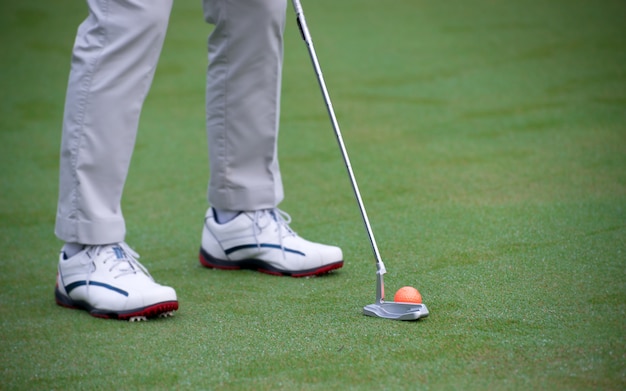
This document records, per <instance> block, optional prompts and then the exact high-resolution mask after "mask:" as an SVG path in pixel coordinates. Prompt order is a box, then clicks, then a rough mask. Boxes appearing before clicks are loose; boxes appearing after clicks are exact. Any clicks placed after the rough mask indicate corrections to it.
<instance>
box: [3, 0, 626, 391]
mask: <svg viewBox="0 0 626 391" xmlns="http://www.w3.org/2000/svg"><path fill="white" fill-rule="evenodd" d="M304 7H305V12H306V15H307V21H308V23H309V27H310V29H311V32H312V34H313V39H314V41H315V45H316V49H317V51H318V55H319V57H320V62H321V64H322V68H323V70H324V75H325V78H326V81H327V83H328V86H329V89H330V93H331V96H332V99H333V103H334V105H335V109H336V111H337V114H338V117H339V121H340V124H341V126H342V131H343V133H344V137H345V139H346V144H347V147H348V150H349V152H350V157H351V159H352V163H353V166H354V170H355V173H356V176H357V179H358V181H359V185H360V187H361V191H362V192H363V197H364V200H365V203H366V206H367V208H368V213H369V215H370V218H371V220H372V225H373V228H374V231H375V233H376V236H377V239H378V241H379V245H380V247H381V252H382V254H383V257H384V258H385V261H386V263H387V268H388V271H389V273H388V275H387V279H386V282H387V284H388V287H387V288H388V289H387V293H388V295H390V294H392V293H393V291H395V289H397V288H399V287H400V286H402V285H414V286H417V287H418V289H420V291H421V292H422V294H423V296H424V299H425V302H426V303H427V305H428V307H429V309H430V310H431V314H432V315H431V316H430V317H429V318H428V319H426V320H424V321H420V322H416V323H401V322H390V321H384V320H379V319H374V318H366V317H364V316H362V315H361V313H360V311H361V308H362V306H363V305H366V304H369V303H371V302H373V300H374V293H375V284H374V277H375V274H374V272H375V267H374V261H373V259H372V255H371V251H370V248H369V244H368V242H367V238H366V236H365V232H364V230H363V228H362V223H361V221H360V217H359V214H358V209H357V207H356V204H355V202H354V198H353V196H352V193H351V189H350V185H349V183H348V180H347V177H346V174H345V168H344V167H343V164H342V162H341V158H340V155H339V152H338V149H337V147H336V145H335V144H336V143H335V140H334V136H333V134H332V130H331V127H330V125H329V122H328V118H327V115H326V112H325V108H324V105H323V102H322V99H321V96H320V94H319V89H318V87H317V84H316V80H315V77H314V75H313V71H312V69H311V66H310V63H309V59H308V54H307V52H306V49H305V47H304V44H303V43H302V41H301V40H300V37H299V34H298V32H297V30H296V27H295V23H294V17H293V15H292V11H291V10H289V14H288V26H287V34H286V42H285V46H286V57H285V74H284V82H283V107H282V113H283V114H282V119H281V121H282V122H281V138H280V156H281V167H282V171H283V176H284V181H285V187H286V195H287V198H286V200H285V202H284V203H283V204H282V205H281V207H282V208H283V209H285V210H287V211H288V212H289V213H290V214H291V215H292V217H293V218H294V223H293V227H294V228H295V229H296V230H297V231H298V232H299V233H300V234H301V235H302V236H305V237H307V238H311V239H314V240H319V241H324V242H330V243H336V244H338V245H340V246H341V247H342V248H343V249H344V253H345V255H346V264H345V267H344V268H343V269H342V270H340V271H338V272H337V273H334V274H332V275H330V276H328V277H325V278H314V279H288V278H275V277H271V276H265V275H261V274H256V273H250V272H220V271H211V270H207V269H203V268H201V267H200V266H199V264H198V263H197V260H196V254H197V250H198V246H199V239H200V228H201V224H202V216H203V213H204V210H205V208H206V201H205V191H206V183H207V180H208V178H207V175H208V170H207V164H208V159H207V157H206V139H205V134H204V113H203V107H204V70H205V68H206V36H207V35H208V33H209V32H210V27H209V26H207V25H205V24H204V23H203V21H202V15H201V8H200V4H199V2H198V1H177V2H175V5H174V10H173V13H172V18H171V23H170V29H169V33H168V37H167V40H166V43H165V47H164V50H163V54H162V58H161V62H160V64H159V68H158V71H157V75H156V78H155V82H154V85H153V88H152V91H151V94H150V95H149V97H148V99H147V101H146V105H145V108H144V112H143V116H142V122H141V127H140V134H139V138H138V142H137V148H136V152H135V155H134V157H133V164H132V167H131V172H130V176H129V180H128V184H127V187H126V191H125V198H124V212H125V215H126V218H127V226H128V230H129V232H128V238H127V241H128V242H129V243H130V244H131V245H132V246H133V247H134V248H135V249H136V250H137V251H139V252H140V254H142V261H143V262H144V264H145V265H146V266H147V267H149V269H150V271H151V273H152V274H153V275H154V276H155V277H156V278H157V279H158V280H159V281H160V282H163V283H166V284H169V285H172V286H174V287H175V288H176V289H177V292H178V295H179V298H180V305H181V308H180V311H179V312H178V313H177V315H176V316H175V317H174V318H172V319H167V320H163V321H155V322H147V323H142V324H129V323H124V322H114V321H103V320H99V319H95V318H92V317H90V316H89V315H87V314H86V313H82V312H79V311H69V310H67V309H63V308H60V307H57V306H56V305H55V304H54V300H53V294H52V291H53V284H54V276H55V271H56V261H57V256H56V253H57V251H58V249H59V248H60V245H61V243H60V242H59V241H58V240H57V239H55V238H54V235H53V232H52V230H53V224H54V214H55V208H56V195H57V194H56V193H57V176H58V173H57V170H58V149H59V139H60V128H61V119H62V110H63V99H64V93H65V84H66V81H67V74H68V71H69V57H70V51H71V46H72V42H73V38H74V34H75V31H76V27H77V25H78V24H79V23H80V22H81V20H82V19H83V18H84V17H85V15H86V8H85V5H84V4H83V2H76V1H66V0H63V1H61V2H56V3H55V4H51V3H41V2H35V1H31V0H25V1H20V2H2V3H1V5H0V43H1V46H0V47H2V49H3V50H2V55H1V56H0V83H1V84H0V90H1V91H2V104H1V105H0V162H1V167H2V182H1V184H0V186H1V187H0V194H2V197H1V198H0V238H1V239H0V240H2V242H1V243H2V246H3V248H4V252H3V257H2V262H1V263H0V265H1V266H0V278H1V280H0V284H1V286H2V288H1V290H0V295H1V296H0V298H1V301H0V303H1V304H0V315H1V318H2V320H1V324H2V332H3V338H2V342H0V347H1V349H2V358H1V362H2V375H3V381H2V383H1V385H0V388H2V389H7V390H8V389H29V390H32V389H87V388H90V389H105V388H107V389H110V388H117V389H416V388H419V389H526V388H533V389H607V390H619V389H624V388H625V387H626V364H625V363H626V346H625V342H624V341H625V338H624V337H625V331H626V327H625V323H624V315H625V304H624V303H625V299H626V279H625V277H626V275H625V274H626V272H625V270H626V269H625V266H626V262H625V261H626V257H625V255H624V254H625V251H626V238H625V234H626V227H625V226H626V224H625V221H626V211H625V207H626V170H625V167H626V127H625V120H626V110H625V109H626V67H625V65H626V41H625V40H624V37H626V28H625V27H624V23H623V20H624V16H625V15H626V5H625V4H624V2H622V1H604V2H601V3H593V4H592V3H589V2H586V1H582V0H575V1H567V2H566V1H561V0H555V1H550V2H542V1H538V0H533V1H525V2H522V1H510V2H499V3H498V2H493V1H489V0H478V1H475V2H472V4H471V6H470V5H468V4H467V3H466V2H462V1H448V2H443V3H433V2H426V1H408V0H401V1H394V2H392V3H389V4H385V5H384V6H383V7H381V4H380V3H379V2H374V1H371V0H362V1H358V2H357V1H352V0H346V1H341V2H331V1H327V0H319V1H315V2H309V3H304Z"/></svg>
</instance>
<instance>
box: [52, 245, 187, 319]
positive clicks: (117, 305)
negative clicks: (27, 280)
mask: <svg viewBox="0 0 626 391" xmlns="http://www.w3.org/2000/svg"><path fill="white" fill-rule="evenodd" d="M137 258H139V255H137V254H136V253H135V252H134V251H133V250H132V249H131V248H130V247H129V246H128V245H127V244H126V243H116V244H110V245H104V246H87V247H85V248H84V249H83V250H82V251H80V252H79V253H78V254H76V255H74V256H72V257H70V258H67V257H65V254H64V253H63V252H61V256H60V259H59V271H58V274H57V284H56V288H55V292H54V293H55V298H56V302H57V304H59V305H61V306H64V307H68V308H76V309H84V310H86V311H88V312H89V313H90V314H91V315H93V316H95V317H98V318H113V319H121V320H130V321H135V320H146V319H148V318H154V317H166V316H170V315H173V313H174V311H176V310H177V309H178V301H177V299H176V292H175V291H174V289H172V288H170V287H168V286H163V285H159V284H157V283H156V282H155V281H154V280H153V279H152V277H151V276H150V274H149V273H148V271H147V270H146V268H145V267H144V266H142V265H141V264H140V263H139V261H137Z"/></svg>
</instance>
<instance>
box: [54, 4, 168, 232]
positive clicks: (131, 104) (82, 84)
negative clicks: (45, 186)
mask: <svg viewBox="0 0 626 391" xmlns="http://www.w3.org/2000/svg"><path fill="white" fill-rule="evenodd" d="M87 4H88V6H89V16H88V17H87V19H86V20H85V21H84V22H83V23H82V24H81V25H80V27H79V29H78V33H77V37H76V41H75V44H74V49H73V53H72V64H71V65H72V66H71V71H70V76H69V83H68V88H67V97H66V103H65V114H64V119H63V135H62V140H61V162H60V189H59V202H58V210H57V220H56V227H55V233H56V235H57V236H58V237H59V238H60V239H62V240H64V241H66V242H77V243H83V244H105V243H114V242H119V241H123V240H124V235H125V224H124V218H123V216H122V210H121V207H120V201H121V197H122V190H123V187H124V182H125V180H126V175H127V172H128V166H129V163H130V158H131V154H132V150H133V147H134V144H135V136H136V133H137V126H138V121H139V114H140V111H141V107H142V104H143V101H144V98H145V96H146V94H147V92H148V90H149V88H150V84H151V82H152V78H153V75H154V71H155V67H156V64H157V61H158V57H159V54H160V51H161V47H162V44H163V39H164V37H165V32H166V29H167V23H168V18H169V13H170V10H171V6H172V0H88V1H87Z"/></svg>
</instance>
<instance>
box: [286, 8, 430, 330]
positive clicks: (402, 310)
mask: <svg viewBox="0 0 626 391" xmlns="http://www.w3.org/2000/svg"><path fill="white" fill-rule="evenodd" d="M292 3H293V8H294V10H295V12H296V21H297V22H298V27H299V28H300V33H301V34H302V39H303V40H304V42H305V43H306V46H307V48H308V50H309V56H310V57H311V62H312V63H313V69H314V70H315V75H316V76H317V81H318V83H319V85H320V89H321V90H322V96H323V97H324V103H326V109H327V111H328V115H329V117H330V122H331V123H332V126H333V130H334V131H335V137H336V138H337V143H338V144H339V149H340V150H341V156H342V157H343V161H344V163H345V165H346V169H347V170H348V177H349V178H350V183H351V184H352V190H353V191H354V196H355V197H356V201H357V203H358V205H359V210H360V211H361V217H362V218H363V223H364V224H365V230H366V231H367V236H368V237H369V240H370V244H371V245H372V251H373V252H374V257H375V258H376V268H377V278H376V302H375V303H374V304H369V305H366V306H365V307H364V308H363V314H364V315H368V316H375V317H379V318H384V319H394V320H417V319H420V318H425V317H427V316H428V309H427V308H426V306H425V305H424V304H417V303H399V302H393V301H385V283H384V281H383V274H385V273H386V272H387V270H386V269H385V264H384V263H383V260H382V258H381V256H380V252H379V251H378V245H377V244H376V239H375V238H374V233H373V231H372V227H371V225H370V222H369V218H368V217H367V212H366V211H365V205H364V204H363V199H362V198H361V192H360V191H359V186H358V185H357V182H356V178H355V176H354V172H353V170H352V165H351V164H350V158H349V157H348V151H347V150H346V146H345V144H344V142H343V137H342V136H341V130H340V129H339V123H338V122H337V117H336V116H335V110H334V109H333V105H332V102H331V101H330V95H329V94H328V89H327V88H326V83H325V82H324V76H323V75H322V69H321V68H320V64H319V61H318V60H317V54H316V53H315V48H314V46H313V40H312V39H311V33H310V32H309V28H308V26H307V24H306V19H305V18H304V12H303V10H302V5H301V4H300V0H292Z"/></svg>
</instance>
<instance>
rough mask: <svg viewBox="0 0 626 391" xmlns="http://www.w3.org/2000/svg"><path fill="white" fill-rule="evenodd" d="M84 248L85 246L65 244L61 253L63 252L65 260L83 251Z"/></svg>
mask: <svg viewBox="0 0 626 391" xmlns="http://www.w3.org/2000/svg"><path fill="white" fill-rule="evenodd" d="M84 248H85V246H84V245H83V244H80V243H65V245H64V246H63V249H61V251H63V253H64V254H65V258H71V257H73V256H74V255H76V254H78V253H79V252H81V251H83V249H84Z"/></svg>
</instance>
